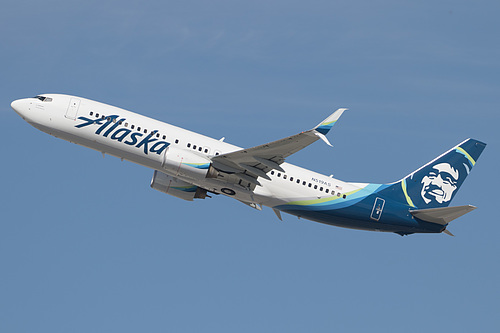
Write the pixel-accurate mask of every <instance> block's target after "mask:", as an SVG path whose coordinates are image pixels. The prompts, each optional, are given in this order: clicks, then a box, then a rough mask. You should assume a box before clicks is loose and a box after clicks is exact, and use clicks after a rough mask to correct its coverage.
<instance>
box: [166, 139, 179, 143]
mask: <svg viewBox="0 0 500 333" xmlns="http://www.w3.org/2000/svg"><path fill="white" fill-rule="evenodd" d="M164 139H165V138H164ZM175 143H179V139H175Z"/></svg>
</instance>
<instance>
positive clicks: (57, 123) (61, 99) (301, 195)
mask: <svg viewBox="0 0 500 333" xmlns="http://www.w3.org/2000/svg"><path fill="white" fill-rule="evenodd" d="M43 96H44V97H45V98H48V99H51V100H50V101H47V100H46V101H42V100H39V99H36V98H28V99H23V100H18V101H16V102H15V103H18V107H17V108H15V107H14V105H13V107H14V108H15V109H16V111H17V112H18V113H19V114H20V115H21V116H22V117H23V118H24V119H25V120H26V121H27V122H28V123H30V124H31V125H33V126H34V127H36V128H38V129H40V130H41V131H43V132H46V133H48V134H51V135H53V136H55V137H58V138H61V139H64V140H67V141H70V142H73V143H76V144H79V145H83V146H86V147H88V148H92V149H94V150H97V151H99V152H102V153H104V154H108V155H112V156H116V157H118V158H121V159H125V160H128V161H131V162H134V163H137V164H140V165H143V166H145V167H148V168H151V169H154V170H158V171H160V172H163V173H166V174H172V172H173V170H169V169H165V167H164V165H163V160H164V154H165V153H166V152H167V151H168V149H169V148H170V149H171V148H172V147H176V148H178V149H183V150H188V151H191V152H192V153H194V154H196V155H200V156H205V157H207V158H210V157H212V156H216V155H219V154H224V153H228V152H233V151H237V150H240V149H241V148H240V147H237V146H234V145H231V144H229V143H226V142H223V141H221V140H216V139H213V138H210V137H207V136H204V135H201V134H198V133H195V132H192V131H189V130H185V129H182V128H179V127H176V126H173V125H170V124H167V123H164V122H161V121H158V120H155V119H151V118H148V117H145V116H142V115H139V114H137V113H134V112H130V111H127V110H124V109H121V108H117V107H113V106H110V105H106V104H103V103H99V102H96V101H92V100H88V99H85V98H80V97H74V96H68V95H58V94H47V95H43ZM21 103H24V104H23V106H22V107H21V106H20V104H21ZM18 110H25V111H22V112H20V111H18ZM82 117H83V118H86V119H88V120H87V121H84V120H82ZM108 117H112V118H111V119H112V120H113V119H114V121H115V122H113V121H111V122H110V121H109V120H108ZM98 120H101V121H100V123H98V122H96V121H98ZM90 121H94V122H95V123H92V124H88V123H89V122H90ZM106 124H107V125H106ZM79 125H80V126H82V127H77V126H79ZM153 131H156V132H155V133H154V134H153V135H152V136H151V133H152V132H153ZM148 136H149V139H147V137H148ZM162 142H165V144H164V143H162ZM141 143H142V144H141ZM281 168H282V169H283V170H284V172H278V171H272V172H270V173H269V174H268V176H269V177H270V178H271V180H267V179H264V178H259V182H260V183H261V186H255V187H254V188H253V189H250V188H249V187H248V186H242V185H239V184H235V183H234V182H225V181H224V180H223V179H210V178H200V179H195V178H186V177H183V176H179V175H176V177H177V178H179V179H181V180H183V181H186V182H189V183H191V184H194V185H197V186H199V187H202V188H204V189H207V190H208V191H210V192H214V193H220V194H224V195H227V196H230V197H234V198H236V199H238V200H240V201H243V202H245V203H247V204H248V203H253V204H257V205H264V206H268V207H274V206H278V205H282V204H286V203H288V202H291V201H303V200H313V199H321V198H326V197H331V196H332V193H333V195H335V196H339V197H340V196H342V195H343V193H346V192H351V191H353V190H356V189H358V187H357V186H355V185H354V184H349V183H345V182H342V181H340V180H337V179H334V178H331V177H328V176H325V175H322V174H319V173H316V172H313V171H310V170H307V169H303V168H300V167H298V166H295V165H292V164H289V163H283V164H281ZM221 189H231V190H233V191H234V194H232V192H230V191H221ZM228 193H230V194H228Z"/></svg>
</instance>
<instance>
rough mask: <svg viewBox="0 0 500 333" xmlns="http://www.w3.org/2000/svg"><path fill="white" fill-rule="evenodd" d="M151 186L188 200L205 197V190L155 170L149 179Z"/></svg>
mask: <svg viewBox="0 0 500 333" xmlns="http://www.w3.org/2000/svg"><path fill="white" fill-rule="evenodd" d="M151 187H152V188H153V189H155V190H157V191H160V192H163V193H167V194H170V195H173V196H174V197H177V198H181V199H184V200H188V201H193V199H205V197H206V196H207V190H205V189H203V188H201V187H198V186H196V185H193V184H191V183H187V182H185V181H182V180H180V179H177V178H175V177H172V176H169V175H167V174H164V173H163V172H159V171H156V170H155V172H154V174H153V179H151Z"/></svg>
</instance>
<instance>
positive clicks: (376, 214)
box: [370, 198, 385, 221]
mask: <svg viewBox="0 0 500 333" xmlns="http://www.w3.org/2000/svg"><path fill="white" fill-rule="evenodd" d="M384 205H385V200H384V199H381V198H376V199H375V203H374V204H373V209H372V214H371V215H370V218H371V219H372V220H375V221H378V220H380V216H382V211H383V210H384Z"/></svg>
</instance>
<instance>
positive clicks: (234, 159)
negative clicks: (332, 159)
mask: <svg viewBox="0 0 500 333" xmlns="http://www.w3.org/2000/svg"><path fill="white" fill-rule="evenodd" d="M345 110H346V109H338V110H337V111H335V112H334V113H333V114H331V115H330V116H329V117H328V118H326V119H325V120H324V121H323V122H321V123H320V124H318V125H317V126H316V127H314V128H313V129H311V130H308V131H305V132H302V133H299V134H295V135H292V136H289V137H286V138H284V139H280V140H276V141H273V142H269V143H266V144H263V145H259V146H256V147H252V148H246V149H241V150H237V151H235V152H231V153H227V154H222V155H218V156H214V157H213V158H212V166H213V167H214V168H215V169H217V170H218V171H219V176H220V177H223V178H225V180H226V181H231V182H235V183H241V184H242V185H244V186H249V184H250V186H252V185H253V186H255V185H260V182H259V181H258V179H257V178H258V177H262V178H264V179H270V178H269V176H267V173H268V172H269V171H271V170H278V171H283V169H282V168H281V167H280V164H282V163H283V162H284V161H285V158H287V157H288V156H290V155H292V154H294V153H296V152H298V151H299V150H301V149H303V148H305V147H307V146H309V145H310V144H312V143H313V142H316V141H317V140H318V139H322V140H323V141H325V142H326V143H327V144H330V143H329V142H328V140H327V139H326V137H325V135H326V134H327V133H328V132H329V131H330V129H331V128H332V126H333V125H334V124H335V122H336V121H337V120H338V119H339V118H340V116H341V115H342V113H343V112H344V111H345Z"/></svg>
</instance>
